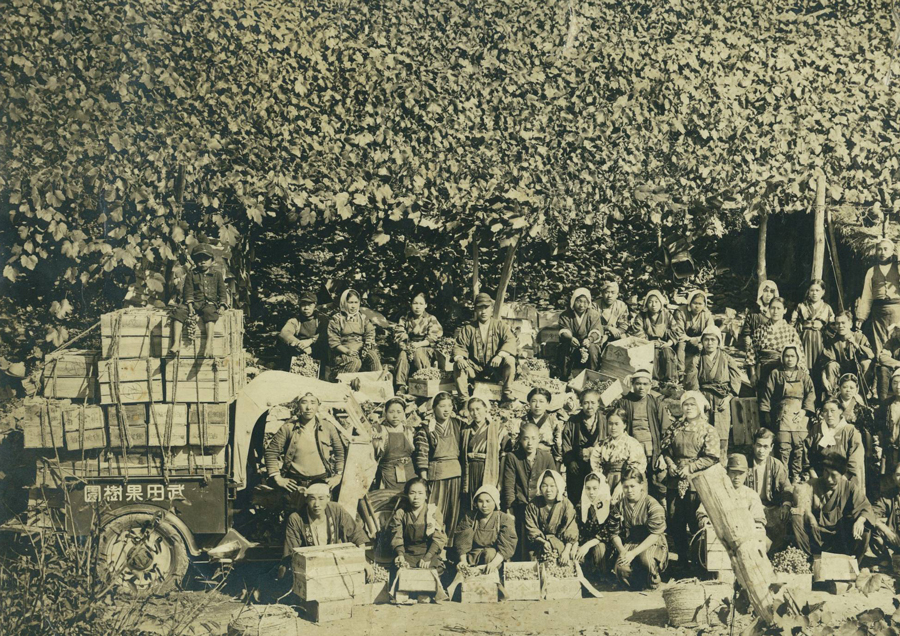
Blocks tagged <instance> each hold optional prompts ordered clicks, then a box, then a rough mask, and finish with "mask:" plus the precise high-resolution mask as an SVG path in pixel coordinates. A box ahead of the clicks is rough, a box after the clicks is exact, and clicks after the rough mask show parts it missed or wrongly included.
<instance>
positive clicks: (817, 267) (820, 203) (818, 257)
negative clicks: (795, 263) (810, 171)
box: [811, 171, 825, 279]
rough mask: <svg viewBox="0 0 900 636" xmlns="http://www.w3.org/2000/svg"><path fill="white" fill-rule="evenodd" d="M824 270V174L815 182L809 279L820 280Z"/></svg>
mask: <svg viewBox="0 0 900 636" xmlns="http://www.w3.org/2000/svg"><path fill="white" fill-rule="evenodd" d="M824 270H825V173H824V172H822V171H819V174H818V175H817V180H816V217H815V226H814V229H813V262H812V275H811V278H813V279H816V278H822V274H823V272H824Z"/></svg>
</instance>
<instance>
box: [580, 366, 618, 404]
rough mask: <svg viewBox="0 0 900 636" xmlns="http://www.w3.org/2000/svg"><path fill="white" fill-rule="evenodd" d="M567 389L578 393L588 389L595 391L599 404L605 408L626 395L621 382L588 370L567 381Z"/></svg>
mask: <svg viewBox="0 0 900 636" xmlns="http://www.w3.org/2000/svg"><path fill="white" fill-rule="evenodd" d="M569 387H570V388H572V389H574V390H575V391H578V392H579V393H580V392H583V391H587V390H589V389H593V390H594V391H597V393H599V394H600V403H601V404H602V405H603V406H605V407H606V406H610V405H611V404H612V403H613V402H615V401H616V400H618V399H619V398H620V397H622V396H623V395H624V394H625V393H626V389H625V385H624V383H623V382H622V380H620V379H619V378H616V377H613V376H611V375H606V374H605V373H602V372H600V371H591V370H590V369H584V370H583V371H582V372H581V373H579V374H578V375H576V376H575V377H574V378H572V379H571V380H569Z"/></svg>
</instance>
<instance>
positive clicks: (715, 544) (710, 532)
mask: <svg viewBox="0 0 900 636" xmlns="http://www.w3.org/2000/svg"><path fill="white" fill-rule="evenodd" d="M703 536H704V541H703V548H704V559H703V560H704V562H705V563H706V569H707V570H708V571H710V572H720V571H727V570H731V557H730V556H728V551H727V550H726V549H725V546H724V545H723V544H722V542H721V541H719V537H718V536H716V531H715V530H714V529H713V527H712V526H706V528H704V529H703Z"/></svg>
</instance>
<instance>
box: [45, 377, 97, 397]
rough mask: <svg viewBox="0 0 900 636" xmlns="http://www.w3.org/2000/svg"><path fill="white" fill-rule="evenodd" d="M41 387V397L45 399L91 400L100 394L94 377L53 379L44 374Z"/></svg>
mask: <svg viewBox="0 0 900 636" xmlns="http://www.w3.org/2000/svg"><path fill="white" fill-rule="evenodd" d="M42 387H43V390H42V393H43V396H44V397H46V398H56V399H70V400H84V399H88V400H93V399H95V398H96V397H97V395H98V394H99V393H100V390H99V386H98V384H97V378H95V377H94V378H91V377H80V378H71V377H70V378H65V377H56V378H54V377H52V376H49V375H47V374H46V373H45V374H44V376H43V382H42Z"/></svg>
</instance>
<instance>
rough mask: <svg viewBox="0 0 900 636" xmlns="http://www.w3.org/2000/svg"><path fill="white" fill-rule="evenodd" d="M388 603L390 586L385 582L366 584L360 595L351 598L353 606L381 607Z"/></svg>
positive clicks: (389, 600)
mask: <svg viewBox="0 0 900 636" xmlns="http://www.w3.org/2000/svg"><path fill="white" fill-rule="evenodd" d="M390 602H391V594H390V584H389V583H388V582H387V581H379V582H377V583H366V586H365V587H364V588H363V592H362V594H357V595H356V596H354V597H353V604H354V605H382V604H384V603H390Z"/></svg>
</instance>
